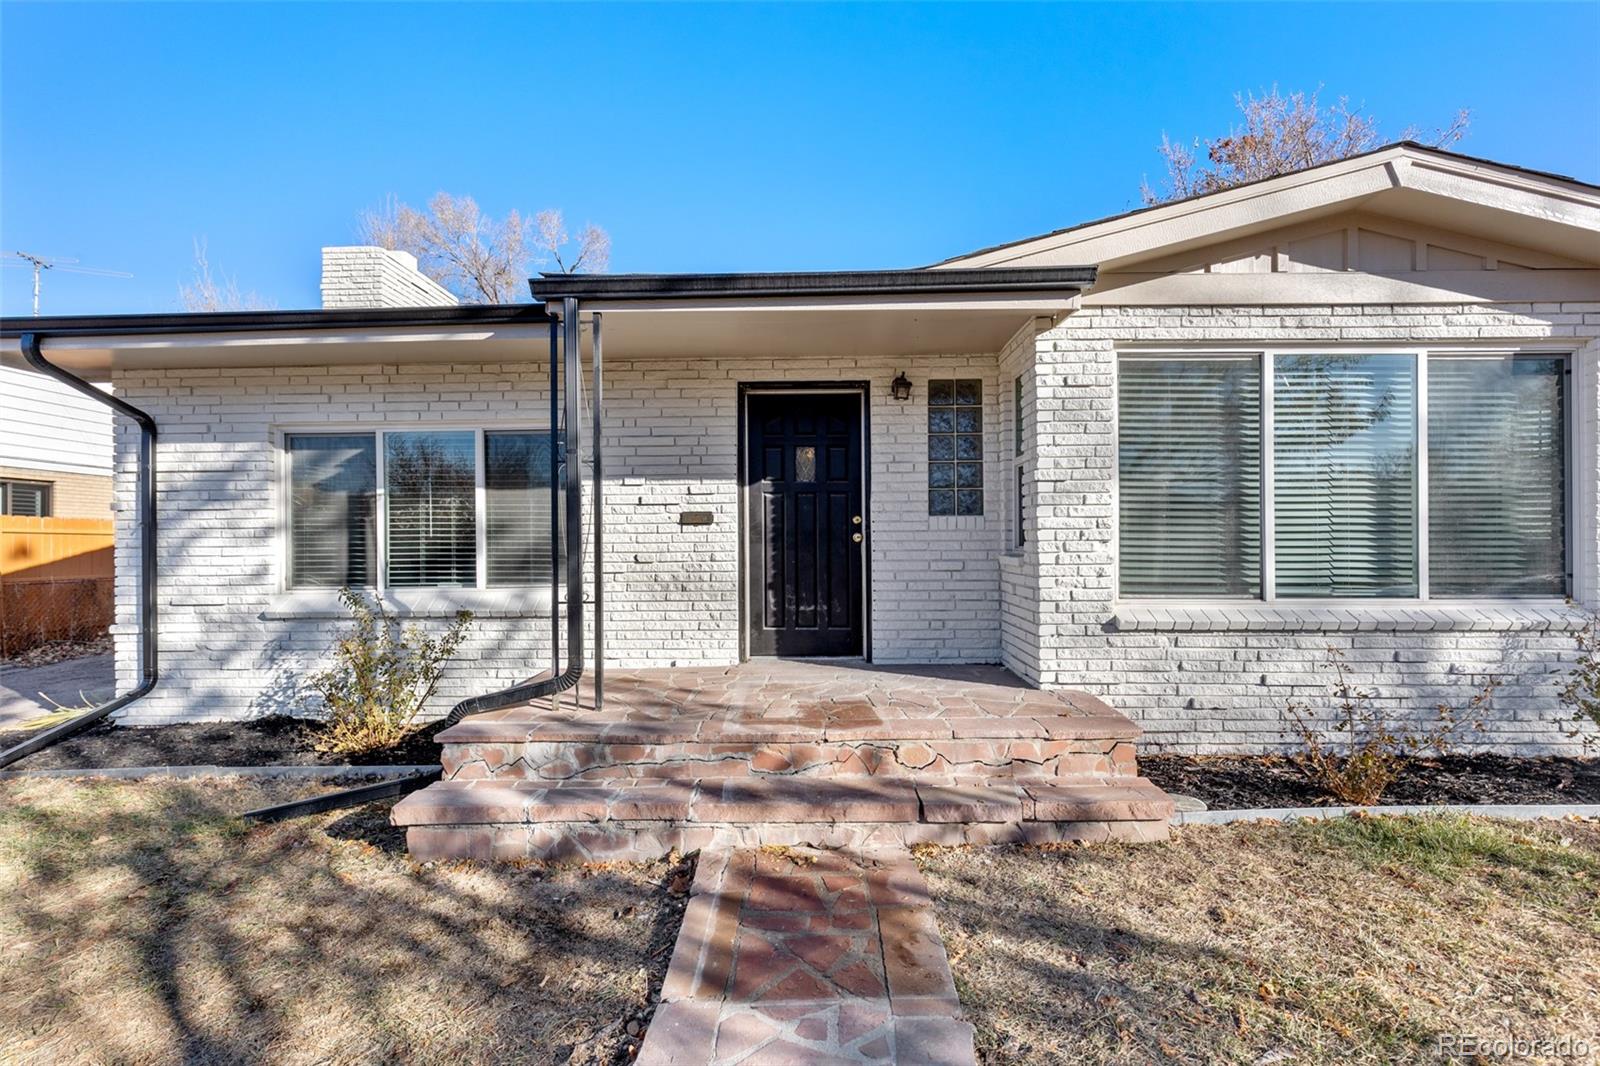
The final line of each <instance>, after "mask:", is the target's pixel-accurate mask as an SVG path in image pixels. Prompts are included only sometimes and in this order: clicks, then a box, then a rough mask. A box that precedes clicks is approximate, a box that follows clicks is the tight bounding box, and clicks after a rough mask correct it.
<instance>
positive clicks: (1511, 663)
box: [1003, 304, 1600, 752]
mask: <svg viewBox="0 0 1600 1066" xmlns="http://www.w3.org/2000/svg"><path fill="white" fill-rule="evenodd" d="M1597 337H1600V304H1562V305H1556V304H1550V305H1526V304H1524V305H1517V306H1504V307H1492V306H1489V307H1483V306H1473V305H1463V306H1408V307H1389V306H1381V307H1377V306H1367V307H1327V306H1320V307H1295V308H1290V307H1276V308H1270V307H1152V308H1137V307H1105V308H1091V309H1085V310H1082V311H1080V312H1078V313H1076V314H1074V315H1071V316H1069V317H1068V318H1066V319H1065V320H1064V321H1063V323H1062V324H1061V325H1060V326H1059V327H1058V328H1056V329H1053V330H1051V331H1049V332H1047V333H1044V334H1041V335H1040V337H1039V338H1038V341H1037V344H1036V357H1037V367H1036V371H1037V374H1036V379H1037V385H1036V406H1037V408H1038V411H1037V413H1036V415H1035V417H1034V432H1035V433H1036V434H1037V438H1036V439H1037V441H1038V449H1039V472H1038V475H1037V484H1038V497H1039V506H1038V507H1037V508H1036V514H1037V527H1038V533H1037V536H1036V539H1035V543H1034V544H1033V545H1031V548H1032V549H1033V550H1032V551H1031V552H1030V555H1031V556H1032V557H1036V558H1037V559H1038V562H1039V565H1038V568H1037V571H1036V573H1037V575H1038V581H1039V584H1040V590H1039V595H1038V611H1039V618H1038V628H1039V632H1040V638H1039V643H1040V654H1039V678H1040V680H1041V681H1042V682H1043V683H1044V684H1046V685H1047V686H1065V687H1072V688H1079V689H1085V690H1087V691H1090V692H1093V693H1095V694H1097V695H1101V696H1103V697H1105V698H1106V699H1108V700H1109V701H1110V702H1112V703H1113V704H1114V705H1115V706H1116V707H1117V708H1118V709H1119V710H1122V711H1124V712H1125V713H1128V714H1130V715H1131V716H1133V717H1134V718H1135V719H1136V720H1138V721H1139V722H1140V723H1141V724H1142V725H1143V726H1144V727H1145V730H1146V741H1145V745H1146V747H1147V748H1150V749H1167V750H1175V751H1191V752H1192V751H1200V752H1222V751H1238V750H1248V749H1251V748H1259V747H1263V746H1276V745H1280V744H1281V743H1282V742H1283V736H1282V733H1281V721H1282V711H1283V707H1284V705H1285V703H1286V702H1287V701H1288V700H1290V699H1310V698H1313V697H1319V696H1323V695H1324V694H1325V693H1326V691H1327V681H1328V678H1327V675H1326V672H1324V671H1320V669H1319V666H1318V664H1319V663H1320V662H1321V661H1322V660H1323V658H1324V657H1325V654H1326V649H1327V648H1328V647H1329V646H1335V647H1338V648H1340V649H1341V650H1343V651H1344V652H1345V654H1346V655H1347V656H1348V658H1349V660H1350V662H1351V664H1352V666H1353V667H1354V670H1353V671H1352V680H1353V681H1354V682H1355V683H1356V684H1357V685H1360V686H1362V687H1365V688H1368V689H1372V690H1375V691H1376V692H1378V693H1379V694H1380V698H1381V699H1382V700H1383V701H1384V702H1385V703H1386V704H1388V705H1389V706H1391V707H1393V708H1395V709H1396V711H1397V713H1400V714H1403V715H1416V716H1418V717H1424V718H1425V717H1428V716H1431V715H1432V714H1433V713H1434V710H1435V707H1436V706H1437V705H1438V704H1439V703H1440V702H1448V703H1451V704H1453V705H1455V706H1458V707H1460V706H1463V705H1464V704H1465V701H1466V700H1467V698H1468V697H1470V695H1471V694H1472V692H1473V691H1474V690H1475V689H1476V688H1477V686H1478V684H1479V683H1481V682H1480V681H1479V680H1477V679H1480V678H1481V677H1482V676H1483V675H1489V674H1492V675H1494V676H1495V677H1497V678H1498V679H1499V680H1501V681H1502V683H1503V687H1502V688H1501V689H1500V691H1499V693H1498V694H1497V696H1496V700H1495V706H1494V709H1493V712H1492V715H1491V718H1492V721H1491V730H1490V732H1489V734H1488V738H1487V739H1488V740H1489V741H1490V742H1491V743H1494V744H1496V745H1499V746H1504V747H1511V748H1521V749H1525V750H1543V749H1547V748H1552V747H1563V746H1568V745H1566V743H1565V742H1564V741H1563V740H1562V738H1561V735H1560V733H1559V732H1558V730H1557V729H1556V728H1555V726H1554V725H1553V724H1552V723H1553V720H1554V716H1555V714H1556V710H1557V709H1556V703H1555V682H1556V679H1557V678H1559V677H1560V676H1561V675H1562V674H1563V673H1564V672H1565V670H1566V669H1567V666H1568V663H1569V660H1570V658H1571V653H1572V639H1571V634H1570V633H1568V632H1528V631H1523V630H1519V629H1516V628H1514V627H1513V626H1512V625H1510V624H1507V625H1504V626H1502V627H1501V628H1500V630H1499V631H1493V632H1424V633H1418V632H1394V631H1377V630H1375V631H1371V632H1365V633H1346V632H1321V631H1315V630H1302V631H1298V632H1283V633H1247V632H1239V631H1233V632H1226V631H1225V632H1192V631H1186V630H1187V628H1188V627H1189V626H1190V625H1191V624H1192V623H1191V622H1190V621H1188V620H1184V621H1181V622H1175V623H1173V624H1172V625H1171V626H1170V627H1168V628H1167V629H1166V630H1165V631H1162V630H1160V629H1157V630H1154V631H1152V630H1147V629H1140V630H1138V631H1133V632H1123V631H1112V629H1111V627H1112V626H1113V624H1114V623H1113V619H1114V618H1115V616H1116V613H1117V611H1116V605H1115V602H1114V587H1115V583H1114V579H1115V568H1116V551H1115V549H1116V523H1115V511H1114V478H1115V469H1116V454H1117V449H1116V437H1115V428H1114V427H1115V421H1114V413H1115V396H1116V363H1115V360H1116V352H1117V350H1118V348H1119V346H1124V345H1130V344H1135V343H1145V344H1148V343H1151V342H1163V341H1170V342H1174V343H1182V344H1186V345H1187V344H1192V343H1197V342H1218V343H1219V344H1226V345H1230V346H1238V347H1249V346H1254V345H1263V346H1270V345H1278V344H1287V343H1303V342H1306V341H1326V342H1328V343H1329V344H1330V345H1333V344H1367V345H1370V344H1373V343H1379V344H1381V343H1417V342H1424V341H1426V342H1469V343H1478V342H1494V341H1507V342H1511V341H1529V340H1544V339H1549V340H1550V341H1551V348H1552V349H1566V350H1577V351H1578V353H1579V354H1578V358H1577V363H1578V364H1579V365H1578V368H1577V374H1576V385H1575V388H1574V390H1573V391H1574V400H1575V408H1576V410H1575V412H1574V413H1575V415H1576V419H1577V425H1578V426H1579V427H1580V432H1579V433H1578V435H1577V440H1578V441H1579V442H1580V443H1579V447H1578V453H1579V454H1578V456H1577V460H1578V461H1577V462H1576V463H1575V469H1574V471H1573V486H1574V491H1575V492H1576V497H1575V502H1576V506H1575V511H1576V512H1577V515H1578V518H1577V522H1576V526H1577V528H1576V529H1575V531H1574V537H1573V542H1574V544H1575V545H1576V546H1577V548H1578V551H1577V553H1576V555H1577V557H1576V560H1575V561H1576V564H1577V571H1576V573H1577V578H1578V591H1579V596H1580V598H1581V599H1582V600H1583V601H1584V602H1585V603H1586V604H1587V605H1588V606H1590V607H1594V606H1596V605H1597V604H1600V595H1597V584H1596V580H1595V564H1594V560H1595V558H1596V557H1597V552H1600V543H1597V540H1596V536H1597V534H1596V530H1597V528H1600V523H1597V521H1596V504H1595V501H1596V499H1597V496H1600V482H1597V473H1596V468H1597V463H1596V446H1595V441H1596V432H1595V430H1596V423H1595V420H1596V410H1597V389H1600V380H1597V379H1600V374H1597V373H1596V369H1597V368H1596V360H1597V358H1600V341H1597V340H1596V338H1597ZM1024 572H1026V571H1024ZM1020 580H1021V579H1020V577H1019V581H1020ZM1003 599H1004V601H1005V602H1006V603H1007V604H1008V613H1009V612H1010V611H1011V610H1012V609H1013V608H1011V607H1010V606H1009V605H1010V604H1012V603H1015V604H1016V607H1015V608H1014V610H1015V613H1016V614H1017V616H1018V617H1019V618H1022V617H1025V616H1026V614H1027V610H1026V607H1025V606H1024V605H1023V599H1024V597H1023V596H1021V595H1019V596H1017V598H1016V599H1015V600H1012V599H1011V598H1010V592H1009V590H1008V591H1007V592H1006V593H1003ZM1019 624H1020V623H1019ZM1008 658H1009V656H1008Z"/></svg>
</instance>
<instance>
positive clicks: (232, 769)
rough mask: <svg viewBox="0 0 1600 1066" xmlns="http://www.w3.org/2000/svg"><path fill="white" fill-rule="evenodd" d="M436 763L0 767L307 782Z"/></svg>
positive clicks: (63, 773)
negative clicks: (281, 779)
mask: <svg viewBox="0 0 1600 1066" xmlns="http://www.w3.org/2000/svg"><path fill="white" fill-rule="evenodd" d="M434 769H437V767H436V766H432V765H429V766H105V767H98V768H96V767H90V768H86V769H76V768H71V767H68V768H58V769H50V770H0V781H3V780H7V779H10V778H14V777H64V778H97V777H98V778H114V779H120V780H124V781H139V780H143V779H144V778H147V777H179V778H188V777H254V778H266V779H269V780H270V779H273V778H302V779H305V780H310V781H324V780H340V779H347V778H362V779H366V778H387V777H398V776H400V775H403V774H415V773H421V772H423V771H425V770H434Z"/></svg>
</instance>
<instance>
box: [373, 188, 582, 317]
mask: <svg viewBox="0 0 1600 1066" xmlns="http://www.w3.org/2000/svg"><path fill="white" fill-rule="evenodd" d="M358 231H359V233H360V235H361V239H362V240H363V241H365V242H366V243H368V244H374V245H377V246H379V247H382V248H392V249H397V250H399V251H403V252H410V253H411V254H412V255H414V256H416V257H417V266H418V268H419V269H421V271H422V272H423V273H424V274H426V275H428V277H430V278H432V279H433V280H435V281H437V282H438V283H439V284H441V285H443V286H444V287H445V288H447V289H449V290H450V291H451V292H453V293H455V294H456V295H457V296H459V297H460V298H461V299H463V300H465V301H467V302H468V303H490V304H499V303H515V302H517V301H518V300H522V299H525V298H526V297H527V283H528V274H529V272H530V271H531V269H532V268H533V267H534V266H535V265H543V264H554V266H555V267H556V269H557V270H560V271H561V272H562V273H575V272H577V271H579V270H587V271H589V272H591V273H596V272H600V271H603V270H605V268H606V265H607V262H608V260H609V258H610V252H611V238H610V237H609V236H607V235H606V231H605V230H603V229H601V228H600V227H599V226H596V225H593V224H589V225H586V226H584V228H583V229H582V230H581V231H580V232H579V233H578V235H577V237H576V238H575V239H574V238H571V237H569V236H568V234H567V230H566V224H565V223H564V221H563V220H562V217H561V212H560V211H541V212H539V214H537V215H536V216H534V220H533V227H532V228H531V229H530V228H529V226H528V224H527V222H526V221H524V219H523V217H522V215H521V214H520V213H518V212H517V211H512V212H511V213H510V214H508V215H507V216H506V217H505V218H503V219H495V218H493V217H491V216H489V215H487V214H485V213H484V212H483V211H482V210H481V209H480V208H479V207H478V204H477V201H475V200H474V199H473V198H472V197H470V196H452V195H451V194H449V193H445V192H440V193H436V194H434V197H433V199H431V200H429V201H428V208H427V210H426V211H419V210H417V209H416V208H414V207H412V206H410V205H409V204H406V203H402V202H401V201H400V200H398V199H397V198H395V197H393V196H390V197H389V198H388V199H387V200H385V201H384V204H383V206H381V207H379V208H376V209H374V210H370V211H364V212H362V214H361V217H360V220H359V223H358Z"/></svg>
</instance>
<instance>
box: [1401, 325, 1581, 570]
mask: <svg viewBox="0 0 1600 1066" xmlns="http://www.w3.org/2000/svg"><path fill="white" fill-rule="evenodd" d="M1564 380H1565V365H1564V360H1562V359H1561V358H1560V357H1555V356H1515V357H1513V356H1496V357H1472V358H1438V359H1433V360H1430V361H1429V363H1428V511H1429V539H1428V544H1429V563H1430V565H1429V578H1428V581H1429V586H1430V592H1431V593H1432V594H1433V595H1436V596H1526V595H1543V596H1559V595H1562V594H1564V593H1565V592H1566V588H1567V582H1566V497H1565V493H1564V486H1565V483H1566V470H1565V458H1566V426H1565V417H1564V412H1563V406H1564V404H1563V400H1564V397H1563V395H1562V392H1563V389H1562V385H1563V382H1564Z"/></svg>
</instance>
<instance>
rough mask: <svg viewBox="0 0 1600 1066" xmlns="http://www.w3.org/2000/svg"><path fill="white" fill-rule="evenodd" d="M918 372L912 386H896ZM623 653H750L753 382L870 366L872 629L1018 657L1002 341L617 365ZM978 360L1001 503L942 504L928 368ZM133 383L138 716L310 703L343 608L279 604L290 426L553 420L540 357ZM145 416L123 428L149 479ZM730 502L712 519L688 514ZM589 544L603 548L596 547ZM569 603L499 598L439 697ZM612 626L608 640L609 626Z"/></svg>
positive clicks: (615, 541) (972, 653) (609, 504)
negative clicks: (961, 513)
mask: <svg viewBox="0 0 1600 1066" xmlns="http://www.w3.org/2000/svg"><path fill="white" fill-rule="evenodd" d="M901 370H904V371H905V372H906V373H907V375H908V376H909V377H910V378H911V380H912V381H913V383H914V388H915V391H914V394H913V397H912V399H911V400H910V401H908V402H904V403H900V402H896V401H894V400H893V399H892V398H891V397H890V395H889V381H890V380H891V379H892V378H893V377H894V375H895V374H896V372H898V371H901ZM606 371H607V372H606V431H605V432H606V438H605V463H606V473H607V497H606V512H607V518H606V540H605V543H606V556H607V569H608V580H607V583H606V634H607V644H606V646H607V660H608V662H609V663H612V664H619V665H650V664H655V665H665V664H669V663H693V664H707V663H711V664H715V663H731V662H734V661H736V659H737V656H738V646H739V629H738V627H739V605H738V600H737V589H738V565H739V564H738V559H739V525H738V495H737V491H738V490H737V481H736V474H737V470H736V467H737V459H736V456H737V449H736V445H737V441H736V435H737V396H738V384H739V383H740V382H764V381H867V382H869V383H870V388H869V400H870V423H871V431H872V435H871V443H872V453H871V454H872V497H871V514H870V544H871V553H872V555H871V559H872V577H873V581H872V591H871V610H872V649H873V655H874V658H875V659H877V660H878V661H880V662H886V663H892V662H925V661H949V662H994V661H997V660H998V659H999V657H1000V631H1001V626H1000V614H999V591H998V589H999V576H998V569H997V563H996V557H997V556H998V554H999V553H1000V550H1001V548H1002V546H1003V544H1004V533H1003V517H1004V508H1003V506H1002V504H1001V502H1000V499H999V496H998V495H997V489H996V487H997V486H999V485H1000V484H1002V483H1003V480H1004V478H1003V476H1002V475H1001V474H1000V473H999V471H1001V470H1009V466H1008V465H1007V464H1004V463H1001V462H998V461H997V460H998V457H999V456H1000V452H999V443H998V442H999V436H998V428H997V427H998V425H999V419H998V418H997V417H995V410H996V407H997V404H998V397H999V389H998V378H997V373H998V371H997V364H996V359H995V356H993V355H979V356H938V357H918V358H914V359H912V358H905V359H897V360H885V359H866V358H863V359H845V360H840V359H821V358H819V359H784V360H781V361H776V360H772V359H717V360H694V361H690V360H648V361H643V360H641V361H629V360H626V359H618V358H613V359H611V360H608V364H607V368H606ZM934 376H937V377H977V378H981V379H982V380H983V382H984V390H985V413H986V418H985V425H986V427H987V432H986V434H985V457H986V460H987V462H988V466H987V467H986V483H987V484H988V485H989V486H990V490H989V497H988V499H987V500H986V508H985V514H984V515H982V516H979V517H968V518H932V517H930V516H929V515H928V513H927V436H926V419H927V407H926V401H927V381H928V379H929V378H930V377H934ZM116 388H117V390H118V394H119V395H122V396H125V397H127V398H128V399H129V401H130V402H132V403H134V404H135V405H136V406H139V407H142V408H144V409H145V410H147V411H149V412H150V413H151V414H152V415H153V416H154V417H155V419H156V422H157V424H158V425H159V426H160V427H161V438H160V450H159V456H158V467H159V471H160V493H159V495H160V508H161V509H160V523H161V536H160V547H161V571H160V577H161V591H160V609H161V610H160V613H161V628H162V638H161V654H162V673H163V678H162V682H161V684H160V685H159V686H158V687H157V689H156V691H155V692H154V693H153V694H152V695H151V696H150V697H148V698H146V699H144V700H142V701H140V702H139V703H138V704H136V705H135V706H134V707H133V708H132V709H131V713H130V715H129V720H130V721H140V722H150V721H159V720H170V719H174V718H183V717H219V718H235V717H245V716H249V715H254V714H262V713H269V712H288V711H293V710H295V709H297V706H298V702H299V700H300V699H301V698H302V695H303V694H302V693H301V692H300V684H301V679H302V678H303V676H304V675H305V673H306V672H307V671H308V668H309V666H310V665H311V664H313V663H314V662H315V661H317V659H318V657H319V656H320V655H321V654H322V653H323V652H324V651H325V649H327V648H328V647H329V646H330V644H331V643H332V640H333V638H334V634H335V633H336V632H337V630H338V628H339V624H338V623H337V621H334V620H321V619H294V620H282V619H267V618H263V617H262V614H263V612H264V611H265V610H266V609H267V607H268V604H269V603H270V601H271V600H272V598H273V596H274V595H275V594H276V593H277V592H278V582H279V580H280V578H279V575H278V565H279V562H278V557H277V553H278V548H277V546H276V542H275V540H274V535H275V529H276V525H277V522H278V511H277V506H278V504H277V489H276V481H275V479H276V470H277V462H278V460H277V456H276V454H275V450H274V431H275V429H277V428H281V427H283V426H286V425H289V426H313V425H316V424H318V423H325V424H351V423H358V424H364V423H372V424H374V425H377V424H384V423H387V424H391V425H392V424H400V425H414V426H426V425H429V424H440V423H462V422H479V421H481V422H485V423H492V422H494V421H500V422H506V421H512V420H521V421H524V422H532V423H537V424H543V422H544V419H545V418H546V415H547V410H548V400H547V399H546V398H545V393H544V372H543V368H542V366H541V365H540V364H539V363H537V362H532V363H528V364H511V365H483V366H466V365H462V366H445V365H404V366H363V367H335V368H325V367H301V368H285V369H258V370H231V371H228V372H226V373H224V372H221V371H217V370H184V371H177V370H168V371H160V372H145V373H123V374H120V375H118V377H117V381H116ZM136 443H137V438H136V436H134V435H132V434H131V433H129V432H128V431H126V430H123V431H122V432H121V433H120V434H119V437H118V442H117V454H118V462H117V469H118V477H119V478H121V479H122V480H123V485H124V489H125V490H126V491H124V492H123V493H122V494H121V497H122V498H124V499H131V498H132V495H131V479H132V476H133V462H134V451H133V449H134V448H135V446H136ZM684 510H709V511H712V512H713V513H714V515H715V523H714V524H713V525H711V526H690V527H682V526H680V525H679V521H678V515H679V513H680V512H681V511H684ZM132 518H133V516H132V514H131V513H129V512H126V511H125V512H123V513H121V514H119V524H118V537H119V546H118V552H119V564H118V580H119V582H120V586H119V612H120V613H119V621H118V626H117V627H116V633H117V636H118V641H117V644H118V666H119V675H120V678H121V680H122V682H123V683H124V684H125V685H126V684H130V683H131V681H132V679H133V675H134V671H135V661H134V654H135V648H134V643H135V642H134V629H133V614H132V611H133V594H134V588H135V581H136V573H137V555H136V552H137V548H136V543H137V539H136V535H135V533H134V531H133V529H132V527H131V521H132ZM586 554H587V549H586ZM549 628H550V627H549V621H548V618H547V617H545V616H540V617H537V618H533V619H526V620H523V619H507V618H480V619H479V620H478V621H477V623H476V625H475V629H474V635H473V637H472V639H471V640H470V641H469V642H468V643H467V645H466V646H465V647H464V648H463V650H462V653H461V662H460V663H459V664H458V665H457V666H456V667H455V668H453V669H452V670H451V671H450V673H449V675H448V676H447V677H446V679H445V681H444V683H443V684H441V686H440V690H439V694H438V698H437V699H436V701H435V702H434V705H433V706H432V707H431V708H430V710H431V711H432V712H433V713H442V712H443V711H444V710H445V709H447V708H448V707H449V705H450V704H451V703H453V702H454V701H455V700H457V699H459V698H461V697H462V696H465V695H468V694H471V693H475V692H480V691H485V690H487V689H489V688H493V687H497V686H499V685H502V684H506V683H510V682H512V681H516V680H520V679H522V678H525V677H527V676H529V675H530V674H531V673H533V672H535V671H537V670H539V669H542V668H544V667H545V666H546V664H547V663H548V661H549V643H548V632H549ZM591 646H592V645H591Z"/></svg>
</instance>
